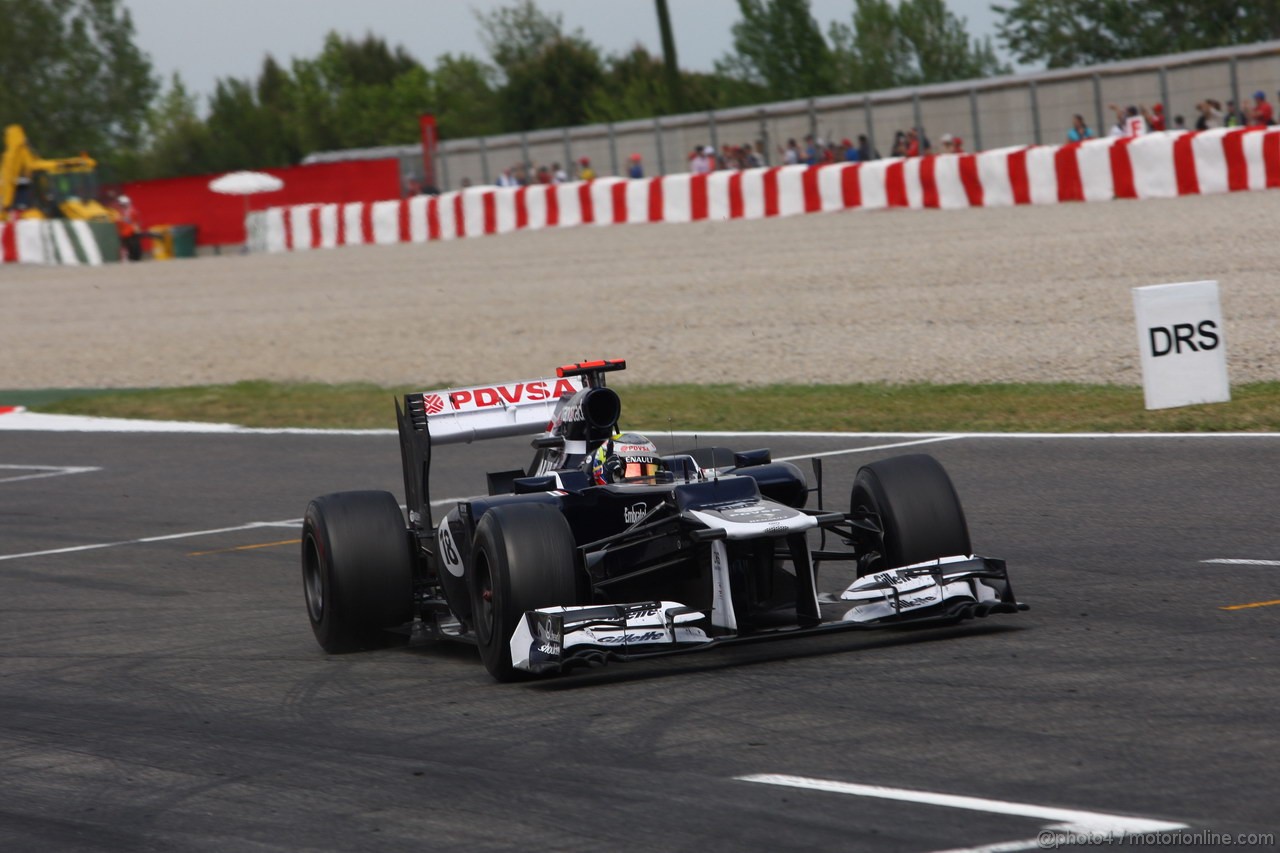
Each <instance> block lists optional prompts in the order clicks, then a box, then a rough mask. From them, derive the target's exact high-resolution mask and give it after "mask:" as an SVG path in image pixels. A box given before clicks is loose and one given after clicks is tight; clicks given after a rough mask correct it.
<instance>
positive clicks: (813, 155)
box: [802, 133, 822, 166]
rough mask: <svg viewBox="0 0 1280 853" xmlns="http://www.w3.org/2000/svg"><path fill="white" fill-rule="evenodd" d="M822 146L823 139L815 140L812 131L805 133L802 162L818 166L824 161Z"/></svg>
mask: <svg viewBox="0 0 1280 853" xmlns="http://www.w3.org/2000/svg"><path fill="white" fill-rule="evenodd" d="M821 146H822V142H821V140H814V138H813V134H812V133H808V134H805V137H804V152H803V160H802V162H803V163H805V164H807V165H810V166H816V165H817V164H819V163H821V162H822V154H821V152H820V149H821Z"/></svg>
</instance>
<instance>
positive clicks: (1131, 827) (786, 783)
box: [734, 773, 1187, 853]
mask: <svg viewBox="0 0 1280 853" xmlns="http://www.w3.org/2000/svg"><path fill="white" fill-rule="evenodd" d="M734 778H735V779H737V780H738V781H741V782H759V783H762V784H765V785H781V786H783V787H788V788H803V789H807V790H810V791H825V792H827V793H833V794H848V795H850V796H854V797H874V798H876V799H880V800H896V801H898V802H905V803H919V804H921V805H926V806H942V807H944V808H951V809H967V810H969V811H977V812H986V813H987V814H998V815H1009V816H1012V817H1029V818H1036V819H1038V820H1044V821H1051V822H1052V824H1053V825H1051V826H1048V827H1046V831H1054V832H1057V831H1060V832H1063V833H1074V834H1079V835H1086V834H1099V835H1106V836H1113V837H1116V838H1120V837H1123V836H1124V835H1125V834H1138V833H1149V832H1169V831H1171V830H1175V829H1185V828H1186V827H1187V824H1185V823H1174V822H1173V821H1167V820H1154V819H1152V818H1145V817H1126V816H1123V815H1113V814H1105V813H1103V812H1089V811H1082V810H1080V809H1062V808H1056V807H1054V806H1040V805H1034V804H1031V803H1014V802H1009V801H1007V800H991V799H986V798H983V797H966V796H960V795H957V794H937V793H933V792H930V791H913V790H910V789H907V788H887V787H884V786H882V785H859V784H855V783H851V782H837V781H834V780H831V779H810V778H808V777H805V776H786V775H782V774H776V773H758V774H753V775H750V776H735V777H734ZM1044 837H1045V833H1044V832H1042V833H1041V834H1040V837H1038V838H1031V839H1019V840H1016V841H1006V842H1001V843H999V844H990V845H985V846H982V847H967V848H956V849H954V850H949V851H946V853H978V851H984V853H996V851H1013V850H1033V849H1035V848H1037V847H1043V846H1044V844H1043V839H1044Z"/></svg>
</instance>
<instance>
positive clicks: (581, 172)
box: [578, 157, 596, 181]
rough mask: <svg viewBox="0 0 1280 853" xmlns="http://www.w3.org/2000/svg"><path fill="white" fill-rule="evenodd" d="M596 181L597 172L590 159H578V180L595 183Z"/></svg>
mask: <svg viewBox="0 0 1280 853" xmlns="http://www.w3.org/2000/svg"><path fill="white" fill-rule="evenodd" d="M595 179H596V170H595V169H593V168H591V158H590V157H580V158H578V180H580V181H594V180H595Z"/></svg>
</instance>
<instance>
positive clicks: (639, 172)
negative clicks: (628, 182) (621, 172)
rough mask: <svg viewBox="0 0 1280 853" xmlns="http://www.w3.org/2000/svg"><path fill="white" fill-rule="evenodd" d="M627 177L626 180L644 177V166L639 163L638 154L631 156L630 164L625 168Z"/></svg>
mask: <svg viewBox="0 0 1280 853" xmlns="http://www.w3.org/2000/svg"><path fill="white" fill-rule="evenodd" d="M627 177H628V178H643V177H644V165H643V164H642V163H641V161H640V155H639V154H632V155H631V162H630V164H629V165H628V166H627Z"/></svg>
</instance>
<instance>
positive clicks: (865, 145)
mask: <svg viewBox="0 0 1280 853" xmlns="http://www.w3.org/2000/svg"><path fill="white" fill-rule="evenodd" d="M879 159H880V152H879V151H877V150H876V149H875V147H874V146H873V145H872V144H871V141H870V140H869V139H867V135H866V134H865V133H862V134H859V135H858V160H859V161H860V162H863V163H866V162H867V161H869V160H879Z"/></svg>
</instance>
